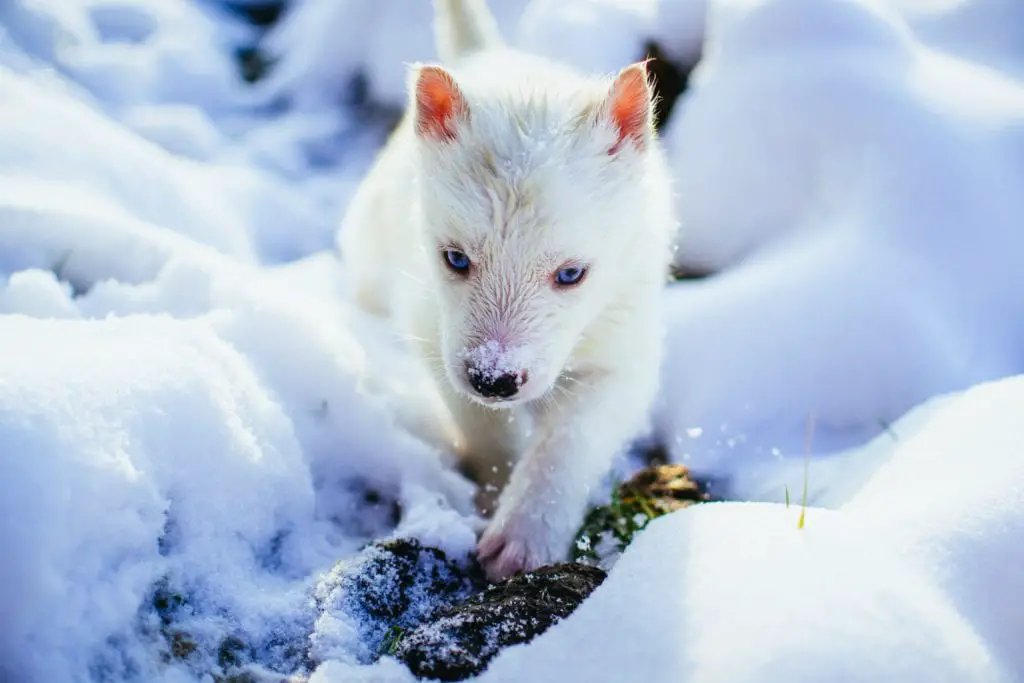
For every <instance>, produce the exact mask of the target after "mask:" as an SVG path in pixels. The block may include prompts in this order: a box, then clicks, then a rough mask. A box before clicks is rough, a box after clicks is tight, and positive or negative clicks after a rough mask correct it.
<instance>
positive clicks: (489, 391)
mask: <svg viewBox="0 0 1024 683" xmlns="http://www.w3.org/2000/svg"><path fill="white" fill-rule="evenodd" d="M467 374H468V375H469V384H470V385H471V386H472V387H473V389H475V390H476V393H478V394H480V395H481V396H483V397H484V398H512V397H513V396H515V395H516V393H518V392H519V387H521V386H522V385H523V384H524V383H525V382H526V375H525V373H524V374H519V373H515V372H504V373H491V372H480V371H479V370H477V369H476V368H472V367H471V368H468V369H467Z"/></svg>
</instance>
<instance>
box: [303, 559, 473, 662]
mask: <svg viewBox="0 0 1024 683" xmlns="http://www.w3.org/2000/svg"><path fill="white" fill-rule="evenodd" d="M484 585H486V584H485V582H484V579H483V576H482V573H481V572H480V569H479V567H478V566H475V565H474V566H464V565H462V564H460V563H458V562H454V561H452V560H450V559H448V557H446V556H445V553H444V552H442V551H441V550H438V549H437V548H429V547H425V546H423V545H422V544H421V543H419V542H418V541H416V540H411V539H399V540H392V541H386V542H382V543H374V544H372V545H370V546H368V547H367V548H366V549H365V550H364V551H363V552H362V553H360V554H359V555H358V556H357V557H356V558H354V559H352V560H347V561H343V562H339V563H338V564H337V565H335V567H334V568H333V569H332V570H331V571H330V572H329V573H328V574H327V575H326V576H325V577H324V578H323V579H322V580H321V582H320V584H319V585H318V586H317V588H316V591H315V593H314V596H315V598H316V601H317V607H318V609H319V611H320V612H321V615H322V616H323V615H326V616H328V617H330V618H335V619H339V620H342V621H344V622H345V623H347V624H349V625H351V626H352V628H354V629H355V630H356V631H357V632H358V635H359V643H360V648H361V650H362V651H361V652H360V653H359V658H360V660H361V661H363V662H364V663H369V662H372V661H374V660H376V659H377V658H378V657H379V656H380V655H381V654H383V653H384V652H385V651H386V650H387V649H389V648H390V647H391V646H392V644H393V643H394V641H395V639H396V637H397V635H398V634H400V633H403V632H405V631H408V630H410V629H413V628H415V627H416V626H418V625H419V624H420V623H422V622H424V621H427V620H429V619H432V618H434V617H435V616H436V615H437V614H439V613H440V612H441V611H442V610H443V609H445V608H446V607H449V606H450V605H452V604H455V603H457V602H460V601H462V600H464V599H465V598H467V597H468V596H470V595H472V594H473V593H475V592H477V591H479V590H481V589H482V588H483V586H484Z"/></svg>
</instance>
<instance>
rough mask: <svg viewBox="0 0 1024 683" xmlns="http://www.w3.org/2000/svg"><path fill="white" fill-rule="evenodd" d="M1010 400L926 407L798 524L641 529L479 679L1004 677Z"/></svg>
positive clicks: (1022, 381) (1009, 642)
mask: <svg viewBox="0 0 1024 683" xmlns="http://www.w3.org/2000/svg"><path fill="white" fill-rule="evenodd" d="M1022 405H1024V377H1018V378H1014V379H1009V380H1003V381H1001V382H997V383H993V384H988V385H983V386H979V387H977V388H974V389H972V390H970V391H968V392H966V393H964V394H962V395H957V396H952V397H948V396H947V397H942V398H940V399H937V400H935V401H933V402H931V403H929V404H927V405H926V406H924V407H922V408H921V410H919V411H917V414H916V415H915V416H914V417H913V418H912V422H913V424H912V425H905V424H904V423H903V422H902V421H900V422H897V423H896V424H895V425H894V429H895V431H896V432H897V433H901V434H904V436H903V437H902V438H901V439H900V440H899V441H898V442H893V441H892V440H891V439H890V438H889V437H888V436H886V437H883V438H885V439H886V440H887V445H888V448H887V450H888V454H887V455H886V457H885V458H884V463H883V464H882V465H881V466H880V467H879V468H878V469H877V471H876V473H875V474H874V476H872V477H871V478H870V479H869V481H868V482H867V483H866V484H865V485H864V486H863V487H862V488H861V490H860V491H859V492H858V493H857V494H855V495H854V496H853V497H852V498H851V499H850V500H848V501H846V502H845V503H843V504H841V505H839V506H838V507H837V508H836V509H823V508H810V509H808V510H807V511H806V520H807V521H806V526H805V527H804V528H803V529H799V528H798V526H797V519H798V516H799V514H800V512H799V510H798V509H797V507H796V506H793V507H789V508H787V507H786V506H785V505H784V504H780V503H741V502H735V503H714V504H709V505H702V506H696V507H692V508H689V509H686V510H684V511H681V512H679V513H675V514H672V515H668V516H666V517H663V518H661V519H658V520H655V521H654V522H652V523H651V524H649V525H648V526H647V527H646V529H644V531H642V532H641V533H640V535H639V536H638V537H637V539H636V540H635V541H634V543H633V544H632V545H631V546H630V547H629V548H628V549H627V550H626V552H625V554H624V555H623V557H622V558H621V560H620V561H619V562H618V564H616V565H615V567H614V569H613V570H612V572H611V573H610V575H609V577H608V579H607V580H606V581H605V582H604V584H602V585H601V586H600V587H599V588H598V589H597V590H596V591H595V592H594V594H593V595H592V596H591V597H590V599H589V600H587V601H586V602H584V603H583V605H582V606H581V607H580V608H579V609H578V610H577V612H576V613H574V614H573V615H572V616H570V617H569V618H568V619H566V620H565V621H563V622H562V623H561V624H559V625H557V626H556V627H554V628H552V629H551V630H550V631H548V632H547V633H545V634H543V635H541V636H540V637H538V638H537V639H536V640H535V641H534V642H533V643H531V644H530V645H529V646H528V647H525V648H511V649H509V650H506V651H505V652H504V653H502V654H500V655H499V656H498V658H497V659H496V660H495V661H494V662H493V663H492V664H491V667H490V668H489V669H488V671H487V672H486V674H485V675H483V676H481V677H480V679H479V680H480V681H482V682H486V683H497V682H498V681H516V680H524V679H528V680H554V676H553V675H552V673H553V672H555V671H572V672H573V675H574V676H576V677H577V679H578V680H611V678H610V677H609V676H608V675H607V672H611V671H618V672H629V676H630V678H631V680H643V681H674V680H680V679H679V676H680V673H681V672H685V675H686V680H691V681H720V680H729V681H781V680H818V679H821V678H823V677H827V678H828V679H829V680H843V681H906V680H929V681H951V682H952V681H1012V680H1020V677H1021V675H1024V657H1022V655H1021V652H1020V649H1019V647H1017V643H1018V642H1019V634H1020V629H1021V628H1022V627H1024V617H1022V616H1021V612H1020V610H1019V609H1018V607H1019V605H1018V604H1017V603H1016V601H1015V600H1014V599H1013V598H1010V596H1013V595H1019V592H1018V591H1019V590H1020V589H1021V578H1020V573H1019V572H1017V571H1015V567H1018V566H1019V563H1020V562H1021V560H1022V559H1024V558H1022V554H1021V550H1020V544H1019V539H1020V538H1021V534H1022V533H1024V460H1021V458H1020V457H1019V454H1018V450H1019V449H1018V445H1019V444H1020V442H1021V439H1022V438H1024V425H1022V423H1021V421H1020V419H1019V411H1020V408H1021V406H1022ZM908 431H911V432H912V433H910V434H908V433H907V432H908ZM846 457H847V458H848V459H849V460H850V461H853V460H856V459H857V458H859V457H860V452H859V451H854V452H850V453H848V454H847V456H846ZM812 476H813V475H812ZM337 680H342V679H340V678H339V679H337Z"/></svg>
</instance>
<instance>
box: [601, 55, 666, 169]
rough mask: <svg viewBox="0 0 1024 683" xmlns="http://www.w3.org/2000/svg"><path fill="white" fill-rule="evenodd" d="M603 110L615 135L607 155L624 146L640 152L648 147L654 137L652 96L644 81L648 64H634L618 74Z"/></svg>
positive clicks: (648, 84) (648, 86)
mask: <svg viewBox="0 0 1024 683" xmlns="http://www.w3.org/2000/svg"><path fill="white" fill-rule="evenodd" d="M602 111H603V112H604V115H605V116H606V117H607V119H608V120H610V121H611V123H612V124H613V125H614V126H615V130H616V131H617V132H618V138H617V140H616V142H615V144H614V145H612V147H611V148H610V149H609V150H608V153H609V154H617V153H618V152H619V150H621V149H622V148H623V146H624V145H626V144H627V143H628V144H632V145H633V146H634V147H636V149H638V150H640V151H643V150H644V149H646V148H647V146H648V145H649V144H650V141H651V139H652V138H653V136H654V93H653V90H652V88H651V85H650V83H649V82H648V80H647V62H637V63H636V64H632V65H630V66H627V67H626V68H625V69H623V70H622V71H620V72H619V74H618V76H616V77H615V80H614V81H613V82H612V85H611V88H610V89H609V90H608V95H607V97H606V98H605V101H604V106H603V110H602Z"/></svg>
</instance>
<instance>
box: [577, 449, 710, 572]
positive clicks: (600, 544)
mask: <svg viewBox="0 0 1024 683" xmlns="http://www.w3.org/2000/svg"><path fill="white" fill-rule="evenodd" d="M708 500H710V496H709V495H708V494H707V492H706V491H705V490H704V487H703V486H702V485H701V484H700V483H699V482H697V481H696V480H694V479H693V478H692V477H691V476H690V471H689V469H687V468H686V466H684V465H652V466H651V467H645V468H643V469H641V470H639V471H638V472H637V473H636V474H634V475H633V476H632V477H631V478H630V479H628V480H627V481H625V482H623V483H622V484H620V485H619V486H618V488H617V489H616V490H615V492H614V493H613V494H612V499H611V501H610V502H609V503H608V504H607V505H602V506H600V507H597V508H594V509H593V510H591V511H590V513H589V514H588V515H587V517H586V519H584V521H583V526H582V527H581V528H580V531H579V533H578V534H577V536H576V543H575V545H574V547H573V559H574V560H576V561H581V562H590V563H597V564H600V565H602V566H607V565H608V564H610V563H611V562H612V561H614V559H615V558H616V557H618V555H620V554H621V553H622V551H623V550H625V548H626V546H627V545H629V543H630V541H632V540H633V536H634V535H636V533H637V532H638V531H640V530H641V529H643V528H644V527H645V526H647V524H649V523H650V521H651V520H652V519H656V518H658V517H661V516H662V515H667V514H668V513H670V512H675V511H676V510H680V509H682V508H685V507H688V506H690V505H694V504H695V503H702V502H706V501H708Z"/></svg>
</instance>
